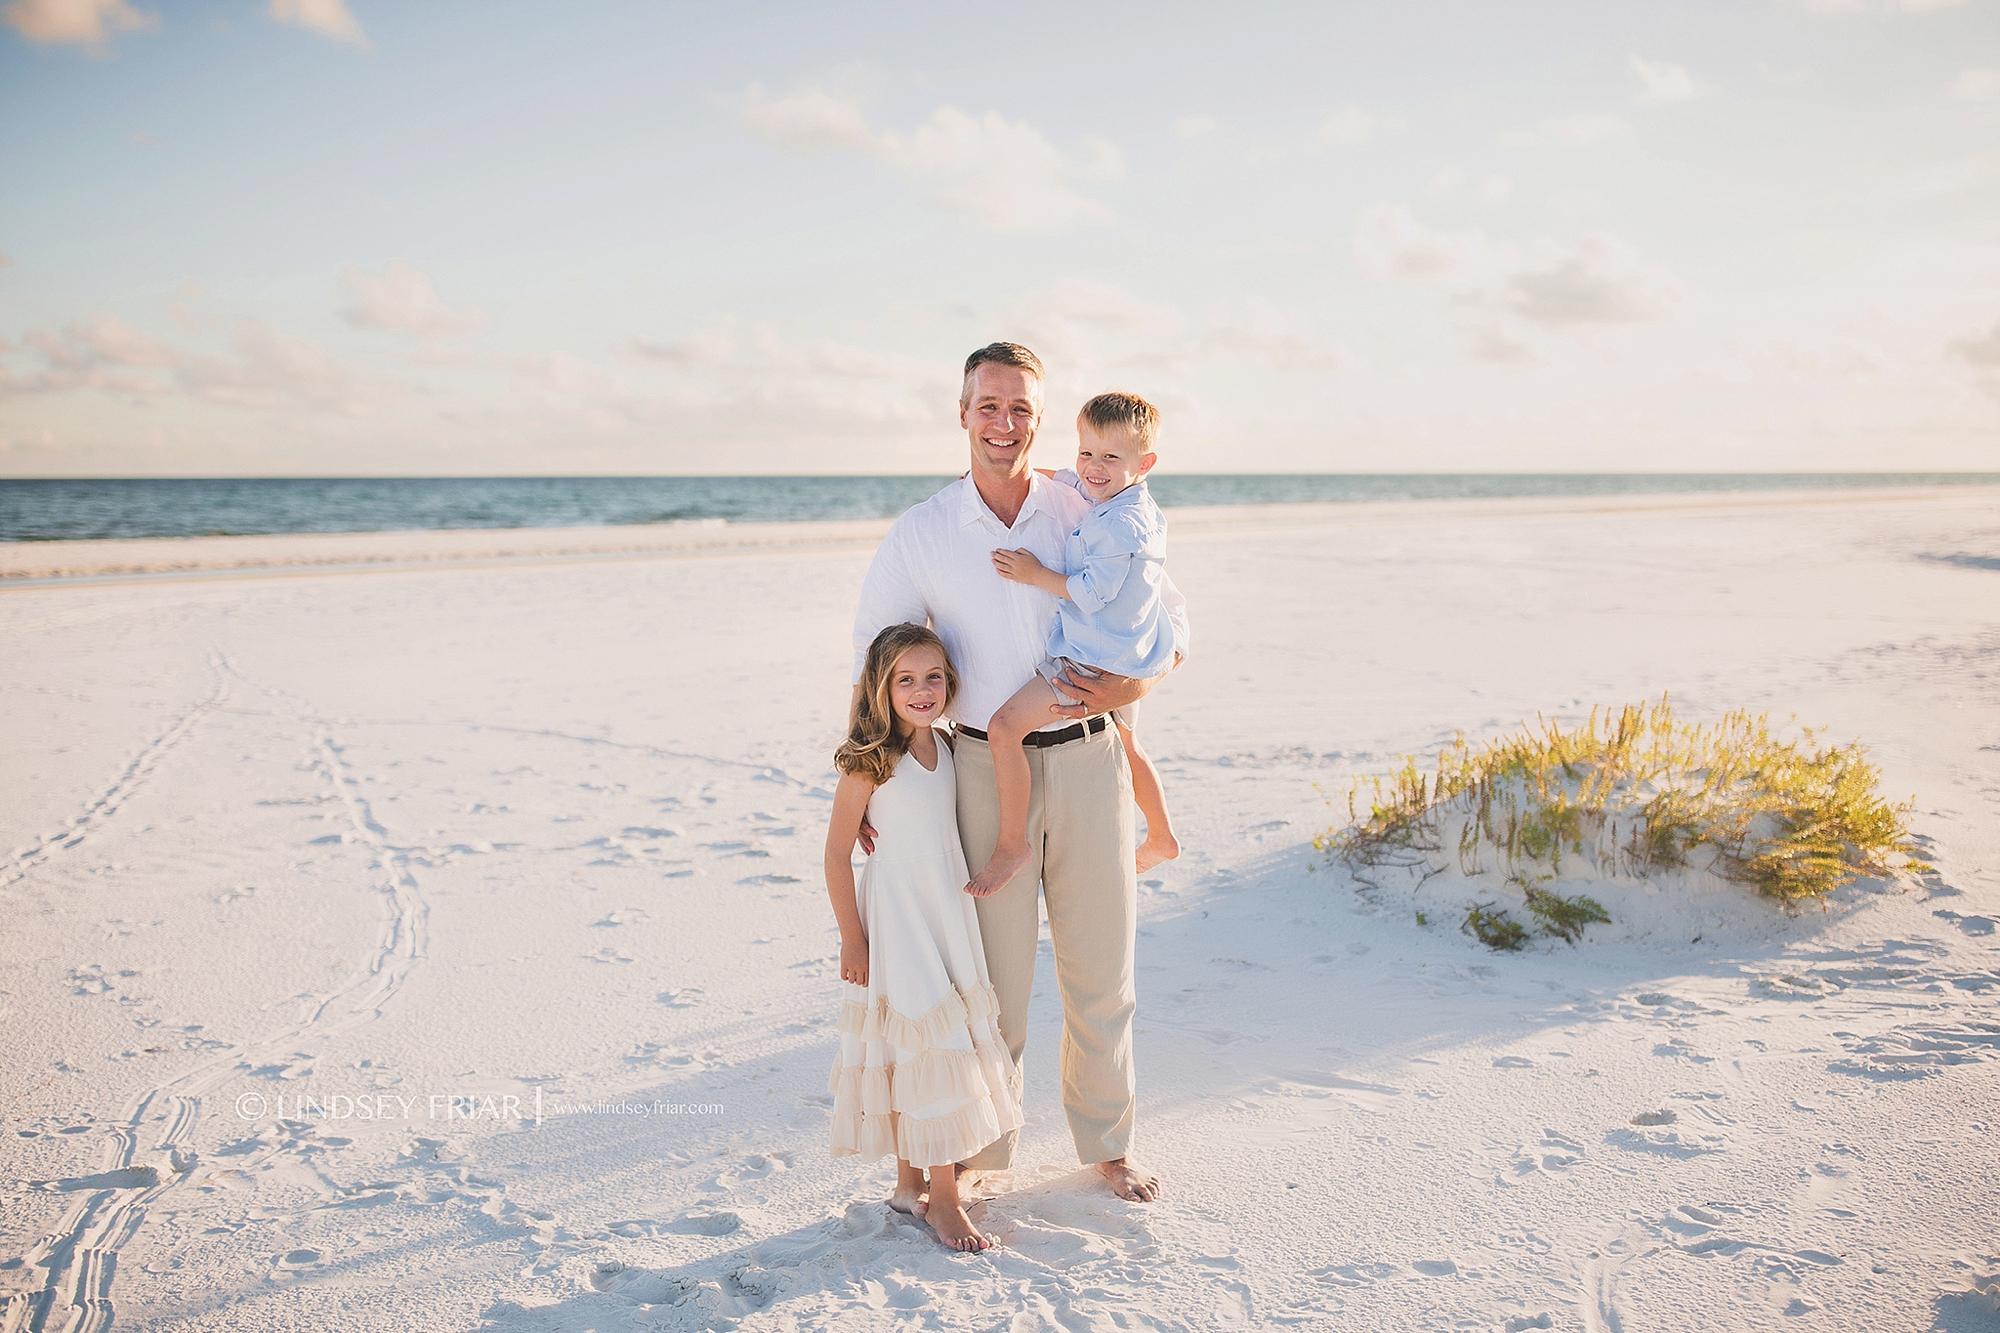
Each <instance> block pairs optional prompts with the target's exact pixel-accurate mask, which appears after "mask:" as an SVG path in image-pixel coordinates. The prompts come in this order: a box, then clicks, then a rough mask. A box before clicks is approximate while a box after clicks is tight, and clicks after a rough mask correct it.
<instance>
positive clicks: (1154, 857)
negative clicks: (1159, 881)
mask: <svg viewBox="0 0 2000 1333" xmlns="http://www.w3.org/2000/svg"><path fill="white" fill-rule="evenodd" d="M1180 854H1181V845H1180V843H1179V842H1177V841H1175V839H1174V835H1173V834H1171V833H1148V834H1147V835H1146V840H1145V841H1144V842H1142V843H1140V844H1139V852H1138V857H1137V860H1138V862H1139V873H1140V874H1142V875H1143V874H1145V873H1146V872H1147V871H1148V870H1151V869H1152V868H1153V867H1154V866H1156V865H1158V864H1159V863H1160V862H1162V861H1171V860H1173V859H1174V858H1175V857H1176V856H1179V855H1180Z"/></svg>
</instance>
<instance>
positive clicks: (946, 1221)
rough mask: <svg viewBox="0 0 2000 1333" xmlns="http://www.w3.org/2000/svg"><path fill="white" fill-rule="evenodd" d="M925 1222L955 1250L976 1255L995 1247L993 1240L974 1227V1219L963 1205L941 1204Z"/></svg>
mask: <svg viewBox="0 0 2000 1333" xmlns="http://www.w3.org/2000/svg"><path fill="white" fill-rule="evenodd" d="M924 1220H925V1221H926V1222H929V1223H930V1224H931V1230H933V1231H935V1232H937V1237H938V1239H939V1240H941V1241H943V1242H944V1243H945V1244H947V1245H949V1246H951V1248H953V1249H954V1250H963V1251H964V1252H965V1253H967V1254H976V1253H978V1252H979V1251H980V1250H987V1249H991V1248H992V1247H993V1238H992V1237H991V1236H986V1235H982V1234H980V1231H979V1228H978V1227H975V1226H973V1225H972V1219H971V1218H969V1217H967V1216H966V1215H965V1208H964V1206H963V1205H961V1204H952V1205H951V1206H949V1207H947V1206H945V1204H943V1203H942V1202H940V1203H939V1204H938V1206H937V1207H935V1208H933V1209H931V1211H930V1215H929V1216H928V1217H926V1218H925V1219H924Z"/></svg>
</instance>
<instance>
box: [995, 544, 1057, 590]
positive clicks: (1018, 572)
mask: <svg viewBox="0 0 2000 1333" xmlns="http://www.w3.org/2000/svg"><path fill="white" fill-rule="evenodd" d="M993 568H995V569H997V570H999V571H1000V577H1001V578H1003V579H1007V580H1009V581H1010V582H1014V583H1033V582H1034V581H1035V575H1037V574H1043V573H1046V572H1047V568H1046V566H1044V565H1043V564H1042V562H1041V561H1040V560H1037V559H1036V558H1035V553H1034V552H1033V551H1030V550H1027V549H1026V548H1022V549H1020V550H1015V551H995V552H994V553H993Z"/></svg>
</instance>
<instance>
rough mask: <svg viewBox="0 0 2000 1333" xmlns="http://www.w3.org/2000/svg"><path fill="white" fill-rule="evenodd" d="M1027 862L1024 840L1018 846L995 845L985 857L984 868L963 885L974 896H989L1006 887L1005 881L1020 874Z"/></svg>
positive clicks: (1026, 848) (1026, 849) (1026, 846)
mask: <svg viewBox="0 0 2000 1333" xmlns="http://www.w3.org/2000/svg"><path fill="white" fill-rule="evenodd" d="M1027 864H1028V844H1027V842H1026V841H1023V842H1022V843H1021V845H1020V846H1019V847H1006V846H1000V847H995V848H994V849H993V855H991V856H989V857H987V858H986V868H985V869H984V870H982V871H980V872H979V873H978V874H977V875H974V876H973V877H972V883H970V884H968V885H966V886H965V891H966V892H967V893H969V894H971V895H972V896H973V897H975V898H987V897H991V896H992V895H993V894H995V893H997V892H999V891H1000V890H1001V889H1004V888H1006V887H1007V882H1008V881H1009V880H1011V879H1013V878H1014V876H1016V875H1018V874H1020V873H1021V870H1022V867H1024V866H1026V865H1027Z"/></svg>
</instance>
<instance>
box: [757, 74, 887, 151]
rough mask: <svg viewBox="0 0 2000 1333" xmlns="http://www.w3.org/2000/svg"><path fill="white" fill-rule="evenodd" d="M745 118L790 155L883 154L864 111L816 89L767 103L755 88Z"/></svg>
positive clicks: (802, 91) (761, 89)
mask: <svg viewBox="0 0 2000 1333" xmlns="http://www.w3.org/2000/svg"><path fill="white" fill-rule="evenodd" d="M743 119H744V122H745V123H746V124H748V125H749V126H750V128H751V129H753V130H755V131H756V132H757V133H758V134H761V135H762V136H763V137H764V138H766V139H768V140H770V141H771V142H772V143H774V144H776V145H777V146H778V147H780V148H782V149H784V150H786V151H787V152H792V153H825V152H831V151H833V150H834V149H839V148H846V149H851V150H853V151H855V152H857V153H868V154H870V155H874V154H876V153H878V152H879V151H880V145H879V144H878V143H877V141H876V138H875V132H874V131H873V130H871V129H869V128H868V118H867V117H866V116H864V115H862V114H861V108H860V107H858V106H856V105H855V104H854V103H852V102H850V101H846V100H845V99H843V98H839V97H835V96H833V95H832V94H831V93H826V92H822V91H820V90H819V89H817V88H801V89H799V91H797V92H795V93H793V94H792V95H791V96H789V97H781V98H779V99H778V100H777V101H775V102H767V101H765V100H764V90H763V88H762V87H761V86H758V87H752V88H751V89H750V93H749V98H748V101H747V102H746V104H745V105H744V108H743Z"/></svg>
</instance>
